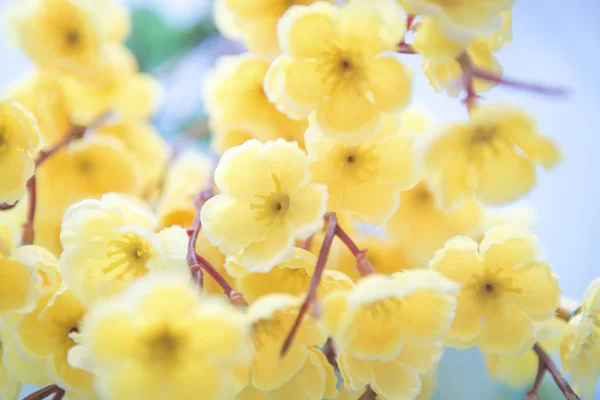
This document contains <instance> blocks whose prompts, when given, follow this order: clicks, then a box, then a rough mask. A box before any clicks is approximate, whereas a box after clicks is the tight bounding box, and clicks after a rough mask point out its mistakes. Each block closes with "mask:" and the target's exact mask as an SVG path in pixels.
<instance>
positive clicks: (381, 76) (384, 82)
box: [368, 55, 412, 112]
mask: <svg viewBox="0 0 600 400" xmlns="http://www.w3.org/2000/svg"><path fill="white" fill-rule="evenodd" d="M368 72H369V84H370V90H371V92H372V93H373V97H374V99H375V105H376V106H377V108H378V109H380V110H381V111H385V112H396V111H400V110H402V109H403V108H404V107H406V106H407V105H408V102H409V101H410V97H411V93H412V74H411V73H410V71H409V70H408V69H407V68H406V67H405V66H404V64H402V63H401V62H400V60H399V59H398V58H397V56H394V55H380V56H378V57H377V58H376V59H375V60H374V61H373V62H372V63H371V64H370V65H369V66H368Z"/></svg>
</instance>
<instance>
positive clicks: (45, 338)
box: [14, 286, 93, 395]
mask: <svg viewBox="0 0 600 400" xmlns="http://www.w3.org/2000/svg"><path fill="white" fill-rule="evenodd" d="M85 311H86V309H85V307H84V306H83V304H81V303H80V302H79V300H77V299H76V298H75V296H73V294H72V293H71V291H69V290H67V289H66V286H61V288H60V289H59V290H58V291H57V292H56V293H53V294H49V295H47V296H46V297H44V298H42V299H41V300H40V301H38V304H37V307H36V308H35V310H33V311H32V312H31V313H29V314H26V315H24V316H23V319H21V321H20V322H19V323H18V324H17V325H16V326H15V328H14V331H15V334H16V340H17V341H18V344H19V345H20V348H21V349H22V350H23V351H24V352H25V354H26V355H27V357H33V358H43V359H44V360H45V361H46V363H45V364H46V373H47V374H48V376H49V378H50V379H51V380H52V382H55V383H56V384H58V385H59V386H60V387H62V388H64V389H66V390H72V391H74V392H75V393H79V394H81V395H90V394H92V393H93V389H92V376H91V375H90V374H89V373H88V372H86V371H83V370H81V369H78V368H76V367H73V366H72V365H71V363H69V362H68V361H67V353H68V351H69V350H70V349H71V348H72V347H73V346H75V342H76V340H77V331H78V329H79V323H80V321H81V318H82V317H83V314H84V313H85Z"/></svg>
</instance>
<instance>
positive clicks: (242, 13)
mask: <svg viewBox="0 0 600 400" xmlns="http://www.w3.org/2000/svg"><path fill="white" fill-rule="evenodd" d="M316 1H317V0H292V1H288V0H259V1H255V2H252V3H247V2H245V1H244V0H218V1H216V2H215V9H214V12H215V21H216V23H217V27H218V28H219V30H220V31H221V33H222V34H223V35H224V36H226V37H228V38H230V39H236V40H241V41H243V42H244V44H245V45H246V46H247V47H248V48H249V49H250V50H251V51H253V52H255V53H258V54H263V55H266V56H275V55H277V53H278V52H279V43H278V41H277V22H278V21H279V19H280V18H281V16H282V15H283V14H284V13H285V12H286V11H287V10H288V9H289V8H290V7H292V6H294V5H296V4H298V5H309V4H312V3H315V2H316ZM324 1H327V2H329V3H331V2H333V0H324Z"/></svg>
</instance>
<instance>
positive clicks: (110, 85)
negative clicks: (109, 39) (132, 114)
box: [61, 44, 138, 126]
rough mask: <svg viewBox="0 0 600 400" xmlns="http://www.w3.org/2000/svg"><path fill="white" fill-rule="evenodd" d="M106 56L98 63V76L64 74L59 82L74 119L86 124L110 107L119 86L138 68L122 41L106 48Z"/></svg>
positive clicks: (125, 83)
mask: <svg viewBox="0 0 600 400" xmlns="http://www.w3.org/2000/svg"><path fill="white" fill-rule="evenodd" d="M105 53H106V59H105V60H104V61H103V62H102V63H101V64H99V65H98V67H97V70H98V72H97V78H96V79H94V80H86V79H81V78H80V77H78V76H64V77H62V79H61V85H62V88H63V91H64V94H65V98H66V101H67V106H68V108H69V111H70V114H71V119H72V120H73V122H75V123H77V124H80V125H83V126H87V125H90V124H92V123H94V122H95V121H96V120H97V119H98V118H99V117H100V116H101V115H102V114H104V113H106V112H108V111H112V112H115V113H118V114H121V113H120V111H121V110H119V109H117V108H116V107H115V103H116V100H115V99H116V98H117V97H118V96H119V94H120V91H121V90H122V88H123V87H124V86H126V85H128V84H129V82H130V80H131V79H132V78H133V76H134V75H135V73H136V72H137V70H138V65H137V61H136V59H135V56H134V55H133V53H132V52H131V51H130V50H129V49H127V47H125V46H124V45H122V44H111V45H109V46H107V47H106V50H105Z"/></svg>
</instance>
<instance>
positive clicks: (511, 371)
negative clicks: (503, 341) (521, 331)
mask: <svg viewBox="0 0 600 400" xmlns="http://www.w3.org/2000/svg"><path fill="white" fill-rule="evenodd" d="M566 325H567V323H566V322H565V321H563V320H561V319H559V318H552V320H550V321H549V322H548V323H547V324H546V325H545V326H544V327H543V328H542V329H541V330H540V332H538V334H537V340H538V342H539V344H540V346H541V347H542V349H544V351H545V352H546V353H548V354H551V355H552V354H556V353H558V349H559V344H560V337H561V334H562V332H563V330H564V329H565V327H566ZM538 363H539V359H538V356H537V355H536V354H535V352H534V351H533V350H528V351H526V352H525V353H523V354H519V355H517V356H503V355H499V354H486V355H485V364H486V367H487V371H488V374H489V375H490V376H491V377H492V378H493V379H495V380H497V381H500V382H504V383H506V384H507V385H509V386H511V387H514V388H526V387H529V385H531V384H533V381H534V380H535V376H536V374H537V371H538Z"/></svg>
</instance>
